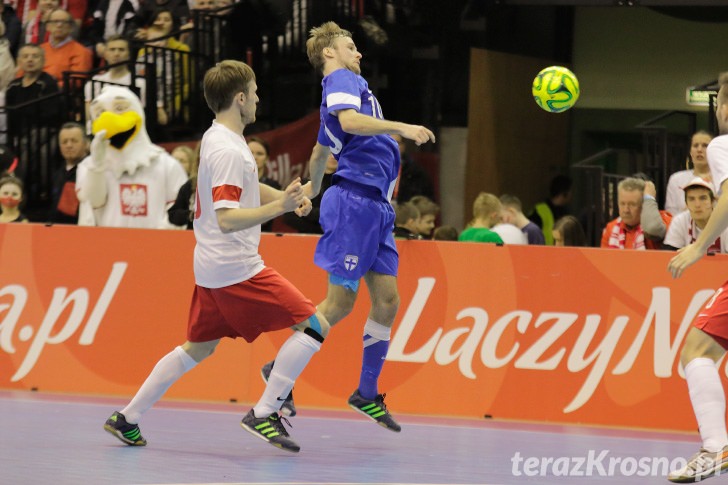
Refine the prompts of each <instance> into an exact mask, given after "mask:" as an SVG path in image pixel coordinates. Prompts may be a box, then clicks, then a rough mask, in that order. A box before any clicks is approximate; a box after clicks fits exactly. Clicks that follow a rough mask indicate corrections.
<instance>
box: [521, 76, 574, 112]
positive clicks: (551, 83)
mask: <svg viewBox="0 0 728 485" xmlns="http://www.w3.org/2000/svg"><path fill="white" fill-rule="evenodd" d="M531 92H532V93H533V99H534V100H536V104H537V105H539V106H540V107H541V109H543V110H545V111H548V112H549V113H561V112H562V111H566V110H567V109H569V108H571V107H572V106H574V103H576V100H577V99H579V80H578V79H577V78H576V76H575V75H574V73H573V72H571V71H569V70H568V69H567V68H565V67H561V66H550V67H547V68H546V69H543V70H542V71H541V72H539V73H538V75H537V76H536V77H535V78H534V80H533V87H532V88H531Z"/></svg>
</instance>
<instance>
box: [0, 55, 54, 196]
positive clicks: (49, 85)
mask: <svg viewBox="0 0 728 485" xmlns="http://www.w3.org/2000/svg"><path fill="white" fill-rule="evenodd" d="M44 57H45V55H44V51H43V49H41V48H40V47H39V46H37V45H34V44H27V45H24V46H23V47H21V48H20V53H19V54H18V67H19V68H20V69H21V70H22V72H23V74H22V76H21V77H19V78H17V79H14V80H13V81H11V83H10V84H9V85H8V89H7V92H6V93H5V104H6V106H7V108H8V130H9V131H8V133H9V135H10V137H11V138H12V139H13V140H14V144H15V146H16V147H19V151H18V155H19V158H20V160H22V161H23V163H21V164H19V165H18V167H17V169H16V171H15V175H16V176H17V177H18V178H19V179H21V180H23V181H25V177H26V175H27V174H28V173H29V171H30V168H31V167H29V164H30V163H31V162H32V163H38V164H42V165H44V166H45V167H46V168H48V166H49V164H50V160H49V159H48V158H49V157H47V156H46V155H47V154H48V153H51V152H52V151H53V150H51V149H50V147H48V139H49V137H48V136H47V133H45V132H46V131H47V128H48V127H50V126H55V124H56V119H57V116H58V105H57V100H56V99H55V98H51V99H50V100H48V99H47V100H45V101H44V102H42V106H41V103H40V102H39V103H35V104H31V105H27V104H26V103H29V102H30V101H34V100H37V99H40V98H46V97H47V96H51V95H53V94H55V93H58V84H57V83H56V80H55V79H53V77H51V76H50V75H49V74H48V73H46V72H44V71H43V65H44ZM20 105H24V106H23V107H20ZM16 107H17V108H16ZM51 145H52V144H51ZM42 146H45V147H47V148H48V149H47V150H41V149H40V148H41V147H42ZM30 195H31V196H32V195H33V194H32V193H31V194H30Z"/></svg>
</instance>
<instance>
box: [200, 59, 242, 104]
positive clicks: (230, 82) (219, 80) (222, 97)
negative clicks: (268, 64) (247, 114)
mask: <svg viewBox="0 0 728 485" xmlns="http://www.w3.org/2000/svg"><path fill="white" fill-rule="evenodd" d="M252 81H255V72H253V69H252V68H251V67H250V66H249V65H247V64H245V63H244V62H240V61H233V60H226V61H222V62H218V63H217V64H215V66H213V67H211V68H210V69H208V70H207V72H206V73H205V79H204V80H203V82H202V83H203V89H204V93H205V101H207V106H209V107H210V109H211V110H212V111H213V112H214V113H216V114H217V113H219V112H221V111H224V110H226V109H228V108H229V107H230V106H232V104H233V98H234V97H235V95H236V94H238V93H241V92H242V93H245V94H246V95H247V94H248V91H249V89H250V83H251V82H252Z"/></svg>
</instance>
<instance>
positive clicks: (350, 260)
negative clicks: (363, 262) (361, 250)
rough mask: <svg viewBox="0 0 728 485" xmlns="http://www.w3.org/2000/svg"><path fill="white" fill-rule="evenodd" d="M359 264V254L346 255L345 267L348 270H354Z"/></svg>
mask: <svg viewBox="0 0 728 485" xmlns="http://www.w3.org/2000/svg"><path fill="white" fill-rule="evenodd" d="M358 265H359V256H354V255H353V254H347V255H346V256H344V267H345V268H346V269H347V270H348V271H354V270H355V269H356V267H357V266H358Z"/></svg>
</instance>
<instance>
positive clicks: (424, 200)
mask: <svg viewBox="0 0 728 485" xmlns="http://www.w3.org/2000/svg"><path fill="white" fill-rule="evenodd" d="M410 202H412V203H413V204H414V205H415V207H417V210H418V211H419V212H420V218H419V219H418V220H417V232H418V233H419V235H420V236H422V237H423V238H424V239H430V235H431V234H432V230H433V229H434V228H435V219H437V214H438V213H439V212H440V206H439V205H437V204H435V203H434V202H433V201H432V200H430V199H429V198H428V197H426V196H424V195H415V196H414V197H412V198H411V199H410Z"/></svg>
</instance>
